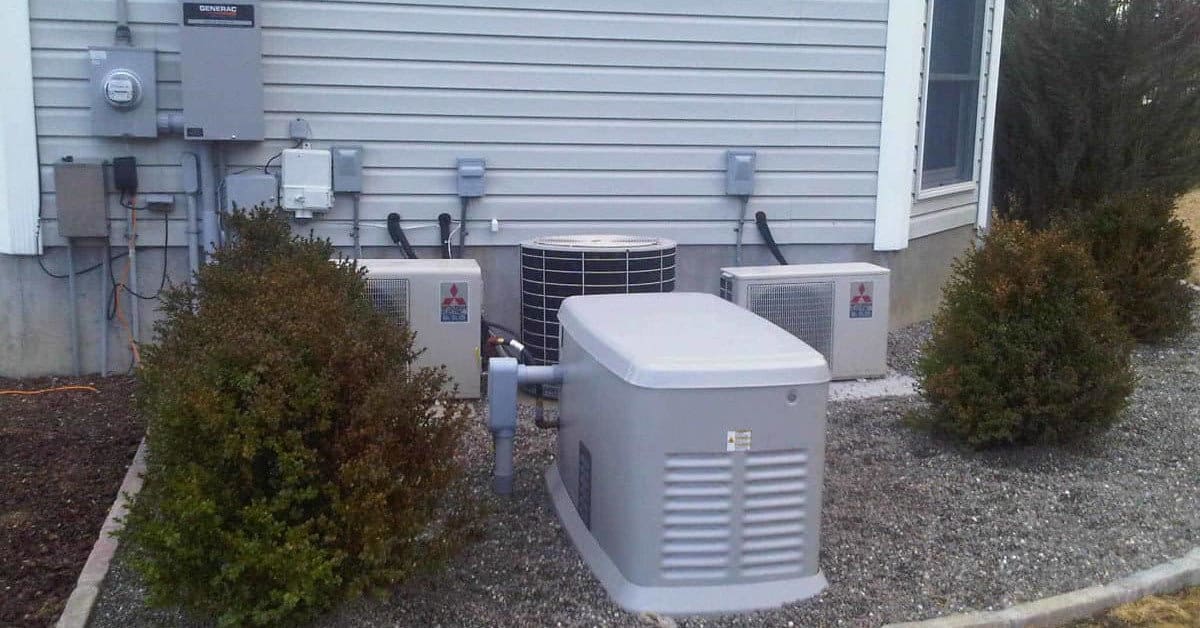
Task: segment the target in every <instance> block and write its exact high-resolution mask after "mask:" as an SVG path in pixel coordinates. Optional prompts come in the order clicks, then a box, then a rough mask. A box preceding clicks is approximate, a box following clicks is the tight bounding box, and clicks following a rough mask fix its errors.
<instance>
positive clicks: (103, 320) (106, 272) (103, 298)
mask: <svg viewBox="0 0 1200 628" xmlns="http://www.w3.org/2000/svg"><path fill="white" fill-rule="evenodd" d="M104 222H105V224H107V223H108V217H107V216H105V219H104ZM111 252H112V251H110V250H109V246H108V236H105V237H104V248H101V249H100V267H101V268H100V376H101V377H108V304H109V303H111V299H112V297H111V296H110V295H109V292H108V290H109V288H111V287H112V280H111V279H110V278H111V277H112V271H111V270H110V268H109V263H110V262H109V257H108V256H109V255H110V254H111Z"/></svg>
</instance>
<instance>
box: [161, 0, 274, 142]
mask: <svg viewBox="0 0 1200 628" xmlns="http://www.w3.org/2000/svg"><path fill="white" fill-rule="evenodd" d="M256 9H257V7H256V4H255V3H252V2H238V3H206V2H184V3H183V4H182V13H183V15H182V29H181V33H180V65H181V69H180V71H181V78H182V80H183V120H184V132H183V134H184V137H185V138H187V139H189V140H261V139H263V133H264V120H263V87H262V82H263V81H262V31H261V30H260V28H259V22H258V15H257V13H256Z"/></svg>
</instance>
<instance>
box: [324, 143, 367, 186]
mask: <svg viewBox="0 0 1200 628" xmlns="http://www.w3.org/2000/svg"><path fill="white" fill-rule="evenodd" d="M329 151H330V152H331V153H332V154H333V191H334V192H346V193H351V194H358V193H359V192H362V189H363V180H362V173H363V147H362V146H331V147H330V148H329Z"/></svg>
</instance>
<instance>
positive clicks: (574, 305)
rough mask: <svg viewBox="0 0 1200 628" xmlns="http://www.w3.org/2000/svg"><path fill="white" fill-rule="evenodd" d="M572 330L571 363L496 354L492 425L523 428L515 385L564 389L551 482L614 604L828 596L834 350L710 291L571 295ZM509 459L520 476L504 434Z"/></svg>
mask: <svg viewBox="0 0 1200 628" xmlns="http://www.w3.org/2000/svg"><path fill="white" fill-rule="evenodd" d="M559 321H560V323H561V325H562V346H561V353H560V364H559V365H557V366H542V367H518V366H515V361H513V362H512V363H511V364H510V365H509V366H510V367H511V368H508V369H506V368H504V367H503V366H501V365H499V364H497V360H493V361H492V362H493V366H492V371H491V375H490V377H489V394H491V395H492V397H493V399H492V416H491V418H490V420H491V421H492V429H493V431H494V432H495V433H497V434H498V435H499V434H501V433H502V432H503V433H505V434H512V433H514V431H515V396H512V395H511V394H510V393H509V392H508V391H509V390H511V389H512V388H514V387H515V384H513V383H505V382H514V381H515V380H517V379H520V380H521V381H548V380H551V379H560V380H561V382H562V389H561V397H560V402H559V423H558V455H557V457H556V462H555V464H554V466H552V467H551V468H550V469H549V470H548V471H547V473H546V480H547V484H548V487H549V490H550V494H551V496H552V498H553V502H554V506H555V508H556V510H557V511H558V515H559V518H560V519H561V520H562V522H563V525H564V527H565V528H566V530H567V532H568V534H569V535H570V537H571V540H572V541H573V542H574V543H575V546H576V547H577V548H578V549H579V552H580V554H581V555H582V556H583V558H584V560H585V561H586V562H587V564H588V566H589V567H591V569H592V571H593V572H594V573H595V574H596V576H597V577H598V578H599V579H600V581H601V582H602V583H603V585H604V587H605V588H606V589H607V590H608V592H609V594H610V595H611V597H612V598H613V600H615V601H616V602H617V603H618V604H620V605H621V606H622V607H624V608H626V609H629V610H631V611H635V612H636V611H654V612H659V613H667V614H693V613H715V612H738V611H746V610H752V609H759V608H768V607H772V606H778V605H781V604H784V603H786V602H791V601H796V600H801V599H805V598H808V597H811V596H813V595H816V594H817V593H818V592H820V591H821V590H822V589H823V588H824V587H825V579H824V577H823V576H822V575H821V573H820V571H819V568H818V565H817V555H818V551H819V548H820V527H821V483H822V478H823V467H824V448H825V402H826V401H825V400H826V394H827V391H828V387H829V368H828V366H827V365H826V362H825V359H824V358H823V357H822V356H821V354H820V353H818V352H817V351H816V350H814V349H812V348H811V347H809V346H808V345H807V344H805V343H804V342H803V341H801V340H799V339H798V338H796V337H795V336H793V335H792V334H789V333H788V332H786V331H784V330H783V329H781V328H779V327H778V326H776V325H774V324H772V323H770V322H769V321H767V320H765V319H763V318H761V317H759V316H756V315H755V314H753V313H751V312H749V311H748V310H745V309H743V308H740V307H737V306H736V305H734V304H732V303H729V302H728V301H724V300H722V299H720V298H718V297H716V296H713V295H707V294H695V293H674V294H633V295H600V296H578V297H571V298H568V299H567V300H566V301H564V302H563V305H562V309H561V311H560V312H559ZM506 373H508V375H506ZM498 406H499V407H498ZM510 407H511V408H512V413H513V415H514V416H513V418H512V420H511V421H509V420H508V419H506V418H505V417H506V416H507V414H508V412H509V408H510ZM507 423H511V428H512V429H511V430H509V431H507V432H504V428H505V425H504V424H507ZM497 451H498V460H497V470H498V473H509V474H511V459H509V460H508V461H507V462H502V461H501V460H500V459H499V458H500V457H501V456H503V455H508V453H507V452H509V451H511V439H510V440H509V441H508V442H502V439H501V438H500V437H499V436H498V437H497ZM507 486H511V481H509V482H508V483H507Z"/></svg>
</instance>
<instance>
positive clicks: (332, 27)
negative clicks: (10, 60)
mask: <svg viewBox="0 0 1200 628" xmlns="http://www.w3.org/2000/svg"><path fill="white" fill-rule="evenodd" d="M130 4H131V7H130V13H131V19H132V21H133V24H132V27H133V32H134V38H135V44H136V45H138V46H146V47H153V48H156V49H157V50H158V51H159V54H158V74H159V104H160V109H163V110H168V111H171V110H179V109H180V107H181V102H180V97H181V96H180V85H179V82H178V81H179V73H180V67H179V55H178V50H179V36H178V30H179V29H178V26H177V23H178V21H179V16H178V12H179V3H178V0H140V1H138V0H133V1H132V2H131V3H130ZM591 4H592V6H593V7H594V6H596V5H597V4H601V5H603V6H604V10H599V9H595V8H590V7H589V8H585V9H580V8H579V6H580V3H577V2H570V1H568V0H456V1H453V2H452V1H450V0H438V1H432V2H431V1H425V0H422V1H421V2H419V3H418V2H358V1H315V0H310V1H297V2H293V1H289V2H280V1H264V2H261V3H260V7H259V15H260V20H261V23H262V24H263V59H262V63H263V72H264V77H265V82H266V85H265V90H266V92H265V99H266V109H267V113H266V119H267V135H268V140H267V141H265V142H262V143H244V144H228V145H227V146H226V147H225V149H224V151H225V159H226V162H227V163H228V165H229V167H230V168H231V169H234V170H237V169H241V168H249V167H254V166H258V165H261V164H263V163H264V162H266V160H267V159H268V158H269V157H270V156H271V155H273V154H274V153H275V152H277V151H279V150H280V149H282V148H284V147H288V146H291V142H290V141H289V140H288V138H287V135H288V132H287V123H288V121H289V120H291V119H294V118H296V117H303V118H305V119H306V120H308V121H309V123H310V124H311V126H312V129H313V134H314V137H313V145H314V146H315V147H323V146H328V145H331V144H338V143H358V144H363V145H364V146H365V147H366V152H365V159H366V166H367V171H366V173H365V174H366V178H365V190H364V195H363V198H362V207H361V211H362V216H363V218H364V219H365V220H366V221H367V222H369V223H374V225H375V227H376V228H371V227H367V228H364V229H363V238H364V242H365V243H367V244H372V243H376V244H386V243H388V240H387V234H386V231H384V230H383V229H381V228H377V227H380V226H382V224H383V220H384V218H385V217H386V215H387V214H388V213H389V212H392V211H395V212H398V213H400V214H401V215H402V216H403V217H404V219H405V220H406V221H417V222H422V221H433V220H435V219H436V216H437V215H438V214H439V213H442V212H450V213H451V214H452V215H455V216H457V214H458V199H457V198H456V197H455V196H454V191H455V190H454V173H453V167H454V163H455V160H456V158H457V157H483V158H485V159H487V161H488V166H489V172H488V195H487V196H486V197H485V198H483V199H481V200H480V201H479V202H478V203H477V204H476V205H475V206H474V207H473V208H472V212H471V213H472V216H473V217H474V222H473V223H472V224H471V225H469V228H468V231H469V232H470V235H471V241H472V242H473V243H476V244H483V245H489V244H501V245H504V244H515V243H517V242H519V241H521V240H523V239H526V238H528V237H531V236H533V235H542V234H547V233H568V232H577V231H584V230H592V231H595V230H602V231H616V232H621V233H642V234H654V235H668V236H669V237H673V238H675V239H676V240H678V241H680V242H681V243H688V244H721V243H732V242H733V238H734V232H733V229H732V226H731V220H732V219H734V218H735V217H736V216H737V213H738V204H737V201H736V199H733V198H729V197H726V196H724V152H725V150H726V149H727V148H731V147H750V148H755V149H757V150H758V151H759V178H758V181H757V190H756V192H757V194H756V197H755V199H754V201H753V203H752V208H751V211H757V210H762V211H765V212H766V213H767V214H768V215H769V216H770V217H771V219H772V220H773V221H775V223H776V237H777V239H779V240H780V241H782V242H788V243H866V242H870V241H871V239H872V237H873V217H874V211H875V208H874V195H875V190H876V172H877V165H878V143H879V120H880V110H881V97H882V89H883V74H882V73H883V62H884V48H883V45H884V40H885V36H886V18H887V1H886V0H853V1H849V2H841V1H838V2H834V1H830V0H788V1H783V0H778V1H762V2H751V3H725V2H718V1H716V0H712V1H707V2H678V1H668V0H657V1H650V2H637V1H634V0H624V1H621V0H614V1H610V2H605V3H591ZM31 11H32V24H31V29H32V40H33V48H34V52H33V65H34V87H35V99H36V103H37V122H38V130H39V149H40V153H41V161H42V164H43V168H42V190H43V192H44V197H43V217H44V218H45V219H46V220H45V221H44V230H43V231H44V234H43V239H44V241H45V243H46V244H49V245H56V244H58V242H59V240H58V236H57V229H56V226H57V225H56V222H55V215H56V209H55V207H54V197H53V181H52V177H51V176H50V173H51V171H50V167H49V166H50V164H52V163H53V162H54V161H55V160H57V159H59V158H60V157H62V156H64V155H74V156H76V157H97V158H111V157H113V156H118V155H123V154H132V155H135V156H136V157H138V158H139V162H140V163H141V164H142V168H141V173H140V174H141V179H142V183H143V188H144V189H143V191H144V192H178V191H179V182H178V179H179V175H178V172H177V168H176V164H178V163H179V154H180V152H181V151H183V150H185V149H186V145H185V143H184V142H183V141H182V140H175V139H163V140H156V141H129V142H126V141H123V140H107V139H96V138H92V137H90V129H89V113H88V109H87V104H86V103H87V100H86V95H87V91H86V90H87V87H88V84H87V74H88V60H87V54H86V51H85V49H86V47H87V46H89V45H108V44H109V43H110V42H111V39H112V27H113V25H112V22H111V19H112V17H113V3H112V2H110V1H107V0H32V3H31ZM232 97H236V96H232ZM112 207H113V216H114V220H113V233H114V236H113V240H114V243H116V244H120V243H122V242H123V236H121V233H122V228H123V225H122V223H121V220H120V219H119V216H120V215H121V213H122V212H120V211H117V210H118V209H119V208H118V207H117V205H116V200H115V199H113V201H112ZM350 211H351V210H350V206H349V202H348V201H347V200H346V199H342V200H340V201H339V202H338V204H337V207H336V208H335V209H334V210H333V211H331V212H330V213H329V214H328V215H326V216H324V217H323V218H322V219H320V220H314V221H313V222H312V223H311V224H310V225H305V226H304V228H305V229H306V230H307V229H309V228H311V229H315V230H316V232H317V233H319V234H322V235H328V236H330V237H332V238H334V239H335V242H337V243H343V242H346V241H347V239H348V234H349V232H350V226H349V219H350ZM180 216H181V211H177V212H176V213H175V214H174V215H173V216H172V218H173V219H174V220H175V222H173V223H172V228H173V229H174V230H175V231H174V232H173V233H172V237H173V238H175V241H176V242H182V233H183V230H182V223H180V222H178V218H179V217H180ZM492 218H497V219H499V220H500V221H501V228H500V230H499V231H498V232H496V233H492V232H491V231H490V230H489V229H487V228H486V226H487V225H488V223H489V222H490V220H491V219H492ZM668 221H669V224H668ZM664 232H666V233H665V234H664ZM751 236H752V241H753V240H754V239H755V238H756V237H757V236H756V234H751ZM160 237H161V236H159V235H158V234H157V233H156V232H155V231H154V230H151V231H149V232H148V233H146V234H144V235H143V237H142V241H143V242H145V243H146V244H147V245H151V246H153V245H154V244H155V240H156V239H157V238H160ZM435 239H436V235H435V232H434V231H431V230H420V231H415V232H414V240H415V243H417V244H422V243H425V244H432V243H434V242H435Z"/></svg>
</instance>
